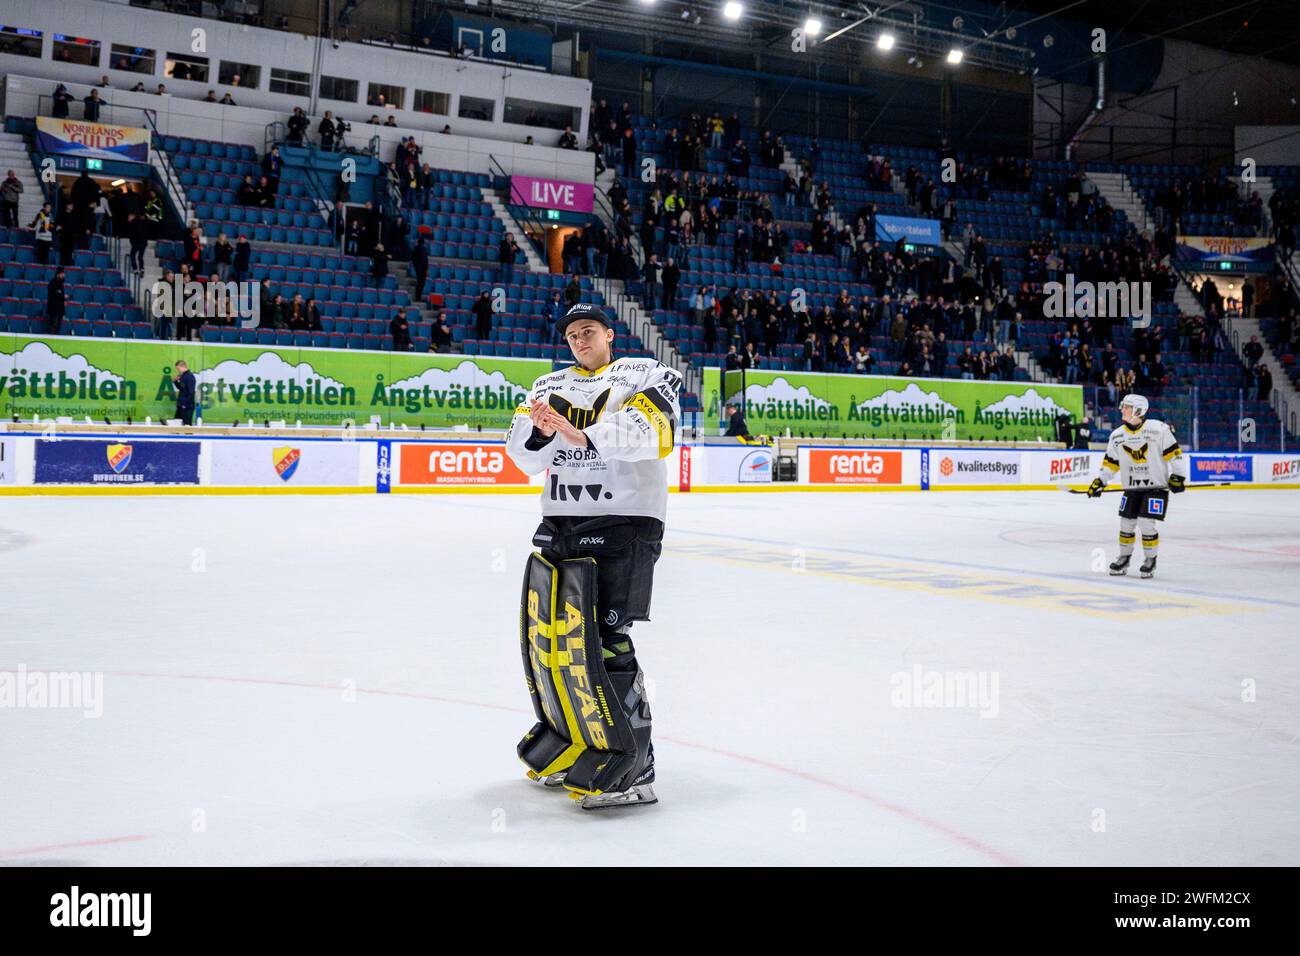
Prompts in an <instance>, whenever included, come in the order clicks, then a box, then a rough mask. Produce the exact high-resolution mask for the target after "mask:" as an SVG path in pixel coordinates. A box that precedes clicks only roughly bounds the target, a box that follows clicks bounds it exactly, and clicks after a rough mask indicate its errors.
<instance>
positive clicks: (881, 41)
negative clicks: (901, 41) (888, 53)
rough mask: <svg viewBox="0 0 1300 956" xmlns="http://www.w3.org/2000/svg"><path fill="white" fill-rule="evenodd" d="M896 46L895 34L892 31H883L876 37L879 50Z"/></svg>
mask: <svg viewBox="0 0 1300 956" xmlns="http://www.w3.org/2000/svg"><path fill="white" fill-rule="evenodd" d="M893 48H894V35H893V34H892V33H882V34H880V36H878V37H877V38H876V49H877V50H892V49H893Z"/></svg>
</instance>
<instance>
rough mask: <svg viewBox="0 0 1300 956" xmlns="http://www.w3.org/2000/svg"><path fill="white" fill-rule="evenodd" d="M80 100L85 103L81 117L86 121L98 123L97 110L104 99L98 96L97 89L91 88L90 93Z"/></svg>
mask: <svg viewBox="0 0 1300 956" xmlns="http://www.w3.org/2000/svg"><path fill="white" fill-rule="evenodd" d="M81 102H82V103H84V104H85V111H84V112H83V113H82V114H81V117H82V119H84V120H85V121H86V122H87V123H98V122H99V110H100V107H102V106H103V105H104V101H103V100H101V99H100V98H99V90H97V89H94V90H91V91H90V94H89V95H88V96H85V97H83V98H82V100H81Z"/></svg>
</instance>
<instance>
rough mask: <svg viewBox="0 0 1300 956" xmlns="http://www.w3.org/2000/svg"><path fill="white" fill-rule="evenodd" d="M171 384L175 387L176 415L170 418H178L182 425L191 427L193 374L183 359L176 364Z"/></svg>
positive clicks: (192, 418) (192, 415) (192, 417)
mask: <svg viewBox="0 0 1300 956" xmlns="http://www.w3.org/2000/svg"><path fill="white" fill-rule="evenodd" d="M172 383H173V384H174V385H175V386H176V414H175V415H174V416H172V417H174V418H179V419H180V420H181V424H182V425H193V424H194V392H195V381H194V373H193V372H191V371H190V367H189V366H188V365H187V364H185V361H184V360H183V359H182V360H180V361H178V362H177V363H176V374H175V375H173V376H172Z"/></svg>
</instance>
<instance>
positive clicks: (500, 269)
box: [497, 232, 519, 285]
mask: <svg viewBox="0 0 1300 956" xmlns="http://www.w3.org/2000/svg"><path fill="white" fill-rule="evenodd" d="M518 251H519V246H518V245H516V244H515V237H514V236H512V235H511V234H510V233H508V232H507V233H506V234H505V235H504V236H502V237H501V242H500V243H499V244H498V245H497V282H499V283H501V284H502V285H509V284H510V283H511V282H513V281H514V278H515V254H516V253H517V252H518Z"/></svg>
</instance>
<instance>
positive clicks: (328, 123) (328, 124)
mask: <svg viewBox="0 0 1300 956" xmlns="http://www.w3.org/2000/svg"><path fill="white" fill-rule="evenodd" d="M316 132H317V133H319V134H320V148H321V149H323V150H324V151H325V152H327V153H329V152H333V150H334V137H335V136H337V135H338V127H337V126H335V124H334V114H333V113H332V112H330V111H329V110H326V111H325V116H324V117H323V118H322V119H321V121H320V125H319V126H317V127H316Z"/></svg>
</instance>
